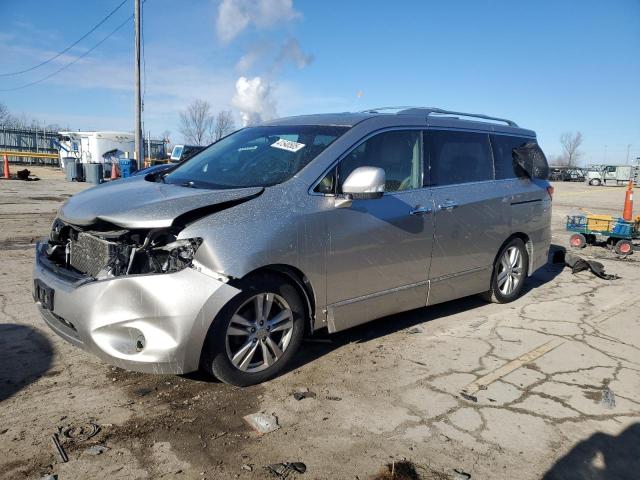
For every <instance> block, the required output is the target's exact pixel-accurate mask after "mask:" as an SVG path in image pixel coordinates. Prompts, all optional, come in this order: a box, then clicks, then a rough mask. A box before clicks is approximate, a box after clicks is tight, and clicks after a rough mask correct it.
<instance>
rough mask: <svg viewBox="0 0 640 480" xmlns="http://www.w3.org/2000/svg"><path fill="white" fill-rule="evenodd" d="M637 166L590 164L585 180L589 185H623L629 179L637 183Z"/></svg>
mask: <svg viewBox="0 0 640 480" xmlns="http://www.w3.org/2000/svg"><path fill="white" fill-rule="evenodd" d="M637 175H638V173H637V167H635V166H633V165H592V166H591V167H590V168H589V171H588V172H587V175H586V178H585V181H586V182H587V183H588V184H589V185H594V186H598V185H617V186H620V187H622V186H624V185H626V184H627V183H628V182H629V180H634V181H635V182H636V183H637Z"/></svg>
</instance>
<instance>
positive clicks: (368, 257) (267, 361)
mask: <svg viewBox="0 0 640 480" xmlns="http://www.w3.org/2000/svg"><path fill="white" fill-rule="evenodd" d="M547 175H548V166H547V162H546V159H545V157H544V154H543V153H542V151H541V150H540V148H539V146H538V144H537V142H536V136H535V133H534V132H533V131H531V130H525V129H522V128H519V127H518V126H517V125H516V124H515V123H514V122H512V121H510V120H503V119H500V118H493V117H488V116H485V115H474V114H466V113H459V112H449V111H445V110H440V109H434V108H406V109H396V110H386V109H378V110H372V111H367V112H362V113H340V114H324V115H308V116H301V117H291V118H283V119H278V120H274V121H271V122H267V123H265V124H262V125H259V126H253V127H247V128H244V129H242V130H239V131H237V132H235V133H232V134H231V135H229V136H227V137H225V138H223V139H221V140H219V141H217V142H216V143H214V144H212V145H211V146H209V147H208V148H207V149H205V150H204V151H202V152H200V153H198V154H197V155H195V156H194V157H193V158H191V159H190V160H188V161H187V162H185V163H183V164H180V165H178V166H176V167H175V168H173V169H172V170H170V171H169V172H166V171H164V172H160V173H158V174H154V173H152V174H149V175H146V176H139V177H131V178H127V179H121V180H117V181H113V182H110V183H108V184H104V185H100V186H97V187H94V188H91V189H89V190H86V191H84V192H82V193H79V194H77V195H74V196H73V197H71V198H70V199H69V200H67V202H66V203H65V204H64V205H62V207H61V208H60V210H59V211H58V214H57V217H56V219H55V221H54V223H53V225H52V230H51V234H50V236H49V238H48V239H47V240H46V241H43V242H41V243H38V245H37V247H36V260H35V267H34V292H33V293H34V299H35V302H36V305H37V306H38V308H39V310H40V312H41V314H42V317H43V318H44V321H45V322H46V323H47V324H48V325H49V326H50V327H51V328H52V329H53V330H54V331H55V332H56V333H57V334H59V335H60V336H62V337H63V338H65V339H66V340H67V341H69V342H70V343H72V344H74V345H77V346H78V347H80V348H83V349H85V350H87V351H89V352H92V353H94V354H96V355H98V356H99V357H101V358H102V359H104V360H106V361H107V362H109V363H111V364H113V365H117V366H120V367H123V368H126V369H129V370H136V371H142V372H152V373H186V372H190V371H194V370H197V369H199V368H203V369H205V370H207V371H209V372H210V373H212V374H213V375H215V376H216V377H218V378H219V379H221V380H223V381H225V382H228V383H232V384H235V385H250V384H254V383H258V382H262V381H264V380H267V379H269V378H272V377H274V376H275V375H277V374H279V373H280V372H282V371H283V369H286V368H287V364H289V363H290V361H291V359H292V357H293V356H294V354H295V353H296V350H297V349H298V348H299V347H300V345H301V342H302V339H303V336H304V335H311V334H313V333H314V332H315V331H317V330H319V329H327V330H328V331H329V333H332V332H337V331H340V330H344V329H346V328H350V327H353V326H354V325H359V324H362V323H364V322H368V321H370V320H373V319H376V318H380V317H385V316H388V315H392V314H394V313H398V312H402V311H405V310H410V309H415V308H420V307H425V306H429V305H433V304H436V303H440V302H446V301H449V300H453V299H456V298H460V297H464V296H468V295H474V294H483V295H484V296H485V297H486V298H487V299H490V300H492V301H495V302H510V301H512V300H514V299H516V298H517V297H518V296H519V295H520V294H521V293H522V292H523V287H524V282H525V280H526V278H527V276H529V275H531V274H532V273H533V272H534V271H535V270H536V269H537V268H539V267H541V266H542V265H544V264H545V263H546V261H547V254H548V249H549V243H550V238H551V234H550V218H551V197H552V193H553V190H552V188H551V187H550V184H549V183H548V182H547V180H546V178H547ZM386 321H389V322H393V321H394V319H393V317H389V318H388V319H387V320H386Z"/></svg>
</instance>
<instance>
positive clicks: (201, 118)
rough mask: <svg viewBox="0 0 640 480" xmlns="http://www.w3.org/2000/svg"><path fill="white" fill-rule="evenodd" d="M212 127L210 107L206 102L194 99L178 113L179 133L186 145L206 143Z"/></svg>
mask: <svg viewBox="0 0 640 480" xmlns="http://www.w3.org/2000/svg"><path fill="white" fill-rule="evenodd" d="M212 126H213V114H212V113H211V105H210V104H209V102H207V101H206V100H200V99H196V100H194V101H193V102H192V103H191V105H189V106H188V107H187V109H186V110H185V111H184V112H180V127H179V130H180V133H181V134H182V136H183V137H184V141H185V142H186V143H191V144H194V145H204V144H206V143H208V141H209V138H210V135H211V130H212Z"/></svg>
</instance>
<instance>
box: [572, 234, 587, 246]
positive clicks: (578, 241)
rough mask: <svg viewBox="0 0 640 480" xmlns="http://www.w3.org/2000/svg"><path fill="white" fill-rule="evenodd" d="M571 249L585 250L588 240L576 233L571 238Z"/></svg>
mask: <svg viewBox="0 0 640 480" xmlns="http://www.w3.org/2000/svg"><path fill="white" fill-rule="evenodd" d="M569 245H571V248H584V247H586V246H587V238H586V237H585V236H584V235H583V234H581V233H574V234H573V235H571V237H569Z"/></svg>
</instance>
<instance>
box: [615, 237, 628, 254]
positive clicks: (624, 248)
mask: <svg viewBox="0 0 640 480" xmlns="http://www.w3.org/2000/svg"><path fill="white" fill-rule="evenodd" d="M614 251H615V252H616V253H617V254H618V255H631V254H632V253H633V243H631V242H630V241H629V240H618V241H617V242H616V246H615V247H614Z"/></svg>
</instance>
